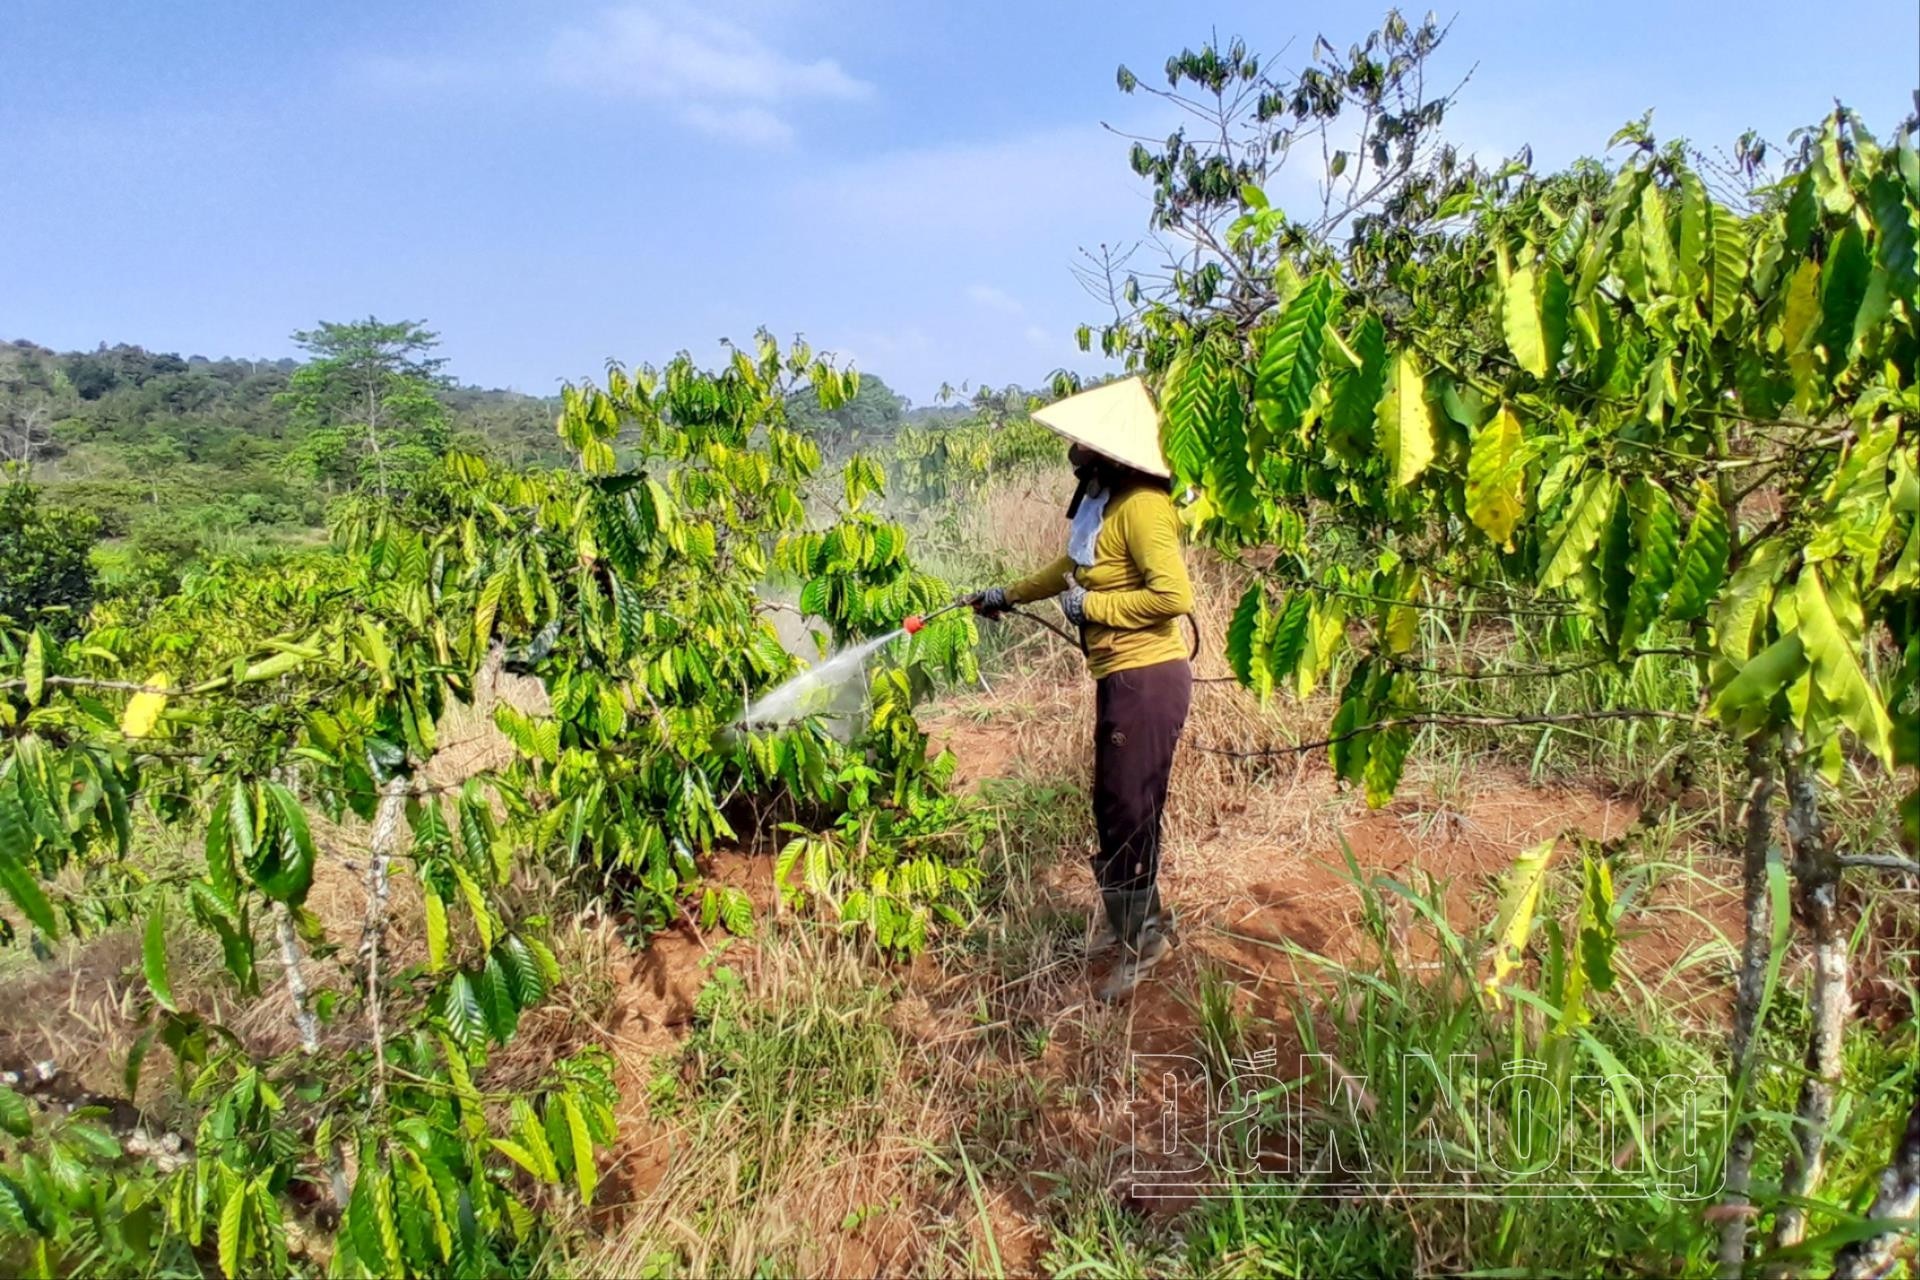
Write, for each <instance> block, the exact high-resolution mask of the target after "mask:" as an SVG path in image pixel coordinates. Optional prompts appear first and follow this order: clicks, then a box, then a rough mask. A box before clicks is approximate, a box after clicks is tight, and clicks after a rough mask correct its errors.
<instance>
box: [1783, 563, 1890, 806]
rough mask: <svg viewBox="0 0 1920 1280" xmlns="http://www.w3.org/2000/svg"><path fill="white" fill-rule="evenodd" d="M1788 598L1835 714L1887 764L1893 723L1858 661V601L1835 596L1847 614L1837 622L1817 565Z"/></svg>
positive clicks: (1810, 567)
mask: <svg viewBox="0 0 1920 1280" xmlns="http://www.w3.org/2000/svg"><path fill="white" fill-rule="evenodd" d="M1793 598H1794V604H1795V605H1796V607H1797V609H1798V614H1799V633H1798V634H1799V635H1800V637H1801V640H1802V641H1803V642H1804V643H1805V645H1806V651H1807V657H1808V659H1809V660H1810V661H1811V662H1812V664H1813V674H1814V680H1815V681H1816V682H1817V683H1818V684H1819V686H1820V692H1821V693H1822V694H1823V695H1825V697H1826V699H1827V701H1828V702H1830V703H1832V704H1833V705H1834V707H1835V708H1837V709H1838V710H1839V712H1840V719H1841V720H1842V721H1843V722H1845V724H1846V726H1847V727H1848V728H1849V729H1852V730H1853V731H1854V733H1855V734H1856V735H1858V736H1859V738H1860V741H1861V743H1862V744H1863V745H1864V746H1865V747H1866V748H1867V749H1868V750H1869V751H1871V752H1873V754H1874V755H1875V756H1878V757H1879V759H1880V762H1881V763H1882V764H1884V765H1886V766H1887V767H1888V768H1889V769H1891V768H1892V767H1893V723H1892V721H1891V720H1889V719H1888V717H1887V708H1886V706H1885V704H1884V703H1882V702H1881V700H1880V693H1879V690H1877V689H1875V688H1874V687H1873V682H1872V681H1871V680H1869V679H1868V678H1867V673H1866V671H1865V670H1864V669H1863V668H1862V667H1861V665H1860V652H1859V648H1860V644H1859V641H1858V640H1857V639H1856V638H1855V637H1856V636H1858V635H1859V633H1860V632H1861V631H1862V630H1863V627H1862V625H1861V618H1860V610H1859V605H1858V604H1857V603H1855V602H1853V601H1852V600H1850V599H1847V598H1845V597H1838V598H1839V599H1840V600H1841V601H1842V602H1843V607H1844V610H1845V613H1846V614H1847V615H1848V616H1847V617H1846V618H1845V619H1844V622H1843V619H1842V617H1841V616H1840V614H1839V613H1837V612H1836V610H1835V600H1836V595H1835V594H1834V593H1830V592H1829V591H1828V589H1827V587H1826V584H1825V583H1823V582H1822V581H1821V579H1820V568H1819V566H1818V565H1811V564H1810V565H1808V566H1807V567H1806V568H1804V569H1802V570H1801V571H1800V579H1799V581H1798V582H1797V583H1796V584H1795V586H1794V592H1793Z"/></svg>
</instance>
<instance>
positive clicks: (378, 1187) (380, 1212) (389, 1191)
mask: <svg viewBox="0 0 1920 1280" xmlns="http://www.w3.org/2000/svg"><path fill="white" fill-rule="evenodd" d="M608 452H612V451H611V450H609V451H608ZM360 1176H361V1177H363V1178H367V1177H371V1178H372V1179H373V1220H374V1223H375V1225H376V1226H377V1227H378V1229H379V1233H380V1253H381V1257H382V1258H384V1259H385V1260H386V1268H387V1270H386V1274H388V1275H390V1276H402V1275H405V1274H406V1273H407V1264H406V1259H405V1256H404V1255H403V1254H402V1253H401V1252H400V1225H399V1222H398V1221H397V1220H396V1218H395V1217H394V1204H393V1178H392V1176H391V1174H389V1173H388V1171H387V1170H385V1169H373V1170H370V1171H363V1172H362V1173H361V1175H360Z"/></svg>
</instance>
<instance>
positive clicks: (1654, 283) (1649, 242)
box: [1639, 182, 1674, 293]
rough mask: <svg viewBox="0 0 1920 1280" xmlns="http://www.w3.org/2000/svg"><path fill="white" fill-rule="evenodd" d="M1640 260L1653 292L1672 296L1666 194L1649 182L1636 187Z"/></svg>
mask: <svg viewBox="0 0 1920 1280" xmlns="http://www.w3.org/2000/svg"><path fill="white" fill-rule="evenodd" d="M1639 230H1640V257H1641V261H1642V262H1643V263H1644V264H1645V265H1646V269H1647V284H1648V286H1649V287H1650V288H1652V289H1653V290H1654V291H1655V292H1657V293H1672V292H1673V291H1674V278H1673V239H1672V235H1671V233H1670V232H1669V231H1668V230H1667V201H1666V194H1665V193H1664V192H1662V191H1661V190H1660V188H1659V186H1658V185H1656V184H1655V183H1652V182H1649V183H1647V184H1646V185H1645V186H1644V187H1642V188H1640V227H1639Z"/></svg>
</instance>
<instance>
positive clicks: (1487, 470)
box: [1467, 404, 1530, 551]
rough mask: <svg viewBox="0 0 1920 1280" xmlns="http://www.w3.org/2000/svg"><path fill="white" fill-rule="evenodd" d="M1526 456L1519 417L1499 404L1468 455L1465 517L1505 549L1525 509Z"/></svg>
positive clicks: (1510, 548) (1509, 543) (1474, 441)
mask: <svg viewBox="0 0 1920 1280" xmlns="http://www.w3.org/2000/svg"><path fill="white" fill-rule="evenodd" d="M1529 456H1530V451H1529V450H1528V448H1527V443H1526V438H1525V436H1524V435H1523V434H1522V432H1521V429H1520V419H1518V418H1517V417H1515V416H1514V414H1513V410H1512V409H1510V408H1508V407H1507V406H1506V405H1505V404H1502V405H1501V406H1500V411H1499V412H1498V413H1496V414H1494V415H1493V419H1492V421H1490V422H1488V423H1487V425H1486V426H1484V427H1482V428H1480V432H1479V434H1478V435H1476V436H1475V437H1474V440H1473V452H1472V453H1471V454H1469V455H1468V458H1467V516H1468V518H1470V519H1471V520H1472V521H1473V523H1474V524H1475V525H1477V526H1478V527H1479V528H1480V531H1481V532H1483V533H1485V534H1486V535H1487V536H1488V537H1489V538H1491V539H1493V541H1494V542H1496V543H1498V544H1499V545H1500V546H1501V547H1503V548H1504V549H1505V550H1507V551H1512V550H1513V530H1514V528H1515V526H1517V525H1518V524H1519V523H1520V517H1521V516H1522V515H1523V514H1525V512H1526V507H1527V498H1526V492H1527V491H1526V485H1527V461H1528V458H1529Z"/></svg>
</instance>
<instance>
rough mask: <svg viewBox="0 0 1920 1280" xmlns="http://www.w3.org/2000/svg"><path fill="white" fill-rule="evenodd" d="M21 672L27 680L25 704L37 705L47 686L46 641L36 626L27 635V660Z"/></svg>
mask: <svg viewBox="0 0 1920 1280" xmlns="http://www.w3.org/2000/svg"><path fill="white" fill-rule="evenodd" d="M22 674H23V675H25V677H26V681H27V705H28V706H30V707H32V706H37V705H39V702H40V695H41V693H43V692H44V691H45V690H46V687H47V641H46V637H45V636H43V635H42V634H41V633H40V628H38V627H35V628H34V629H33V634H32V635H30V636H28V637H27V660H26V663H25V664H24V667H23V670H22Z"/></svg>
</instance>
